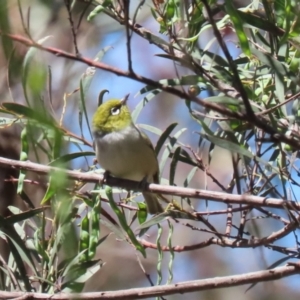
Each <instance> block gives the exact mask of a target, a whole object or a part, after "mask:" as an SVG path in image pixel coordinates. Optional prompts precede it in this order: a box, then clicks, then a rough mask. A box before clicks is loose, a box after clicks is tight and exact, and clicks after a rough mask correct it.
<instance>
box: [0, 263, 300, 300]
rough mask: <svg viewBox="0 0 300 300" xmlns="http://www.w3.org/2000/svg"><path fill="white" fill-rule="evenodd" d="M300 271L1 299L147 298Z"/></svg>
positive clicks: (298, 266) (0, 294) (299, 266)
mask: <svg viewBox="0 0 300 300" xmlns="http://www.w3.org/2000/svg"><path fill="white" fill-rule="evenodd" d="M296 274H300V263H299V262H297V263H291V264H288V265H286V266H283V267H277V268H273V269H270V270H263V271H256V272H249V273H245V274H240V275H232V276H223V277H215V278H209V279H200V280H192V281H185V282H179V283H175V284H169V285H163V286H154V287H146V288H134V289H127V290H121V291H107V292H93V293H81V294H67V293H59V294H54V295H49V294H42V293H29V292H4V291H0V298H1V299H12V298H18V299H24V300H38V299H51V300H66V299H94V300H96V299H114V300H117V299H119V300H121V299H145V298H149V297H161V296H167V295H174V294H178V293H190V292H196V291H205V290H212V289H216V288H226V287H233V286H240V285H244V284H252V283H257V282H265V281H274V280H277V279H281V278H283V277H288V276H292V275H296Z"/></svg>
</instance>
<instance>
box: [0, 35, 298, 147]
mask: <svg viewBox="0 0 300 300" xmlns="http://www.w3.org/2000/svg"><path fill="white" fill-rule="evenodd" d="M0 35H3V36H6V37H9V38H10V39H12V40H14V41H17V42H20V43H21V44H23V45H26V46H27V47H35V48H38V49H40V50H43V51H46V52H49V53H52V54H54V55H56V56H61V57H64V58H68V59H71V60H74V61H79V62H82V63H85V64H86V65H88V66H91V67H95V68H98V69H101V70H105V71H108V72H111V73H113V74H116V75H118V76H123V77H126V78H130V79H133V80H136V81H138V82H142V83H144V84H147V85H150V86H152V87H154V88H157V89H160V90H162V91H164V92H167V93H170V94H172V95H175V96H178V97H179V98H181V99H184V100H189V101H193V102H195V103H197V104H199V105H201V106H203V107H205V108H207V109H211V110H214V111H216V112H218V113H220V114H223V115H226V116H228V117H232V118H235V119H237V120H241V121H247V122H249V124H252V125H254V126H257V127H258V128H261V129H262V130H264V131H265V132H267V133H268V134H270V135H271V138H272V139H273V140H274V141H276V142H283V143H286V144H289V145H291V146H292V147H294V148H296V149H300V141H299V140H296V139H295V138H294V137H292V136H289V135H285V134H282V133H280V132H278V131H277V130H275V129H274V128H273V127H272V126H270V125H269V124H268V121H267V120H266V119H263V118H259V117H255V118H253V117H252V116H249V115H248V114H247V113H242V112H235V111H232V110H230V109H228V108H226V107H224V106H221V105H218V104H215V103H212V102H209V101H204V100H203V99H200V98H199V97H195V96H192V95H189V94H188V93H186V92H185V91H183V90H179V89H176V88H173V87H171V86H168V85H165V84H162V83H160V82H158V81H155V80H152V79H150V78H147V77H144V76H142V75H139V74H136V73H130V72H129V71H123V70H121V69H119V68H116V67H113V66H109V65H107V64H104V63H102V62H99V61H94V60H92V59H89V58H86V57H79V56H76V55H74V54H72V53H69V52H66V51H63V50H61V49H57V48H53V47H45V46H43V45H41V44H38V43H36V42H34V41H32V40H30V39H27V38H25V37H23V36H20V35H15V34H9V33H4V32H3V31H1V30H0Z"/></svg>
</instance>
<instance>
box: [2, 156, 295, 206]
mask: <svg viewBox="0 0 300 300" xmlns="http://www.w3.org/2000/svg"><path fill="white" fill-rule="evenodd" d="M0 166H6V167H7V166H9V167H11V168H13V169H19V170H27V171H32V172H36V173H39V174H44V175H47V174H49V173H51V174H52V173H53V172H58V173H62V172H63V173H65V174H66V176H67V177H68V178H70V179H73V180H78V181H83V182H94V183H99V182H103V180H104V176H103V175H102V174H96V173H90V172H87V173H83V172H79V171H71V170H65V169H60V168H56V167H49V166H45V165H41V164H37V163H33V162H31V161H18V160H13V159H8V158H4V157H0ZM105 183H106V184H107V185H110V186H117V187H120V188H124V189H127V190H137V191H150V192H153V193H157V194H165V195H174V196H179V197H189V198H196V199H205V200H211V201H215V202H221V203H225V204H228V203H231V204H248V205H252V206H255V207H256V206H258V207H273V208H278V209H289V210H293V211H299V210H300V204H299V203H297V202H295V201H289V200H281V199H276V198H264V197H259V196H252V195H248V194H245V195H235V194H226V193H223V192H215V191H207V190H200V189H192V188H184V187H178V186H168V185H160V184H154V183H151V184H149V185H148V186H147V187H146V188H143V187H141V184H140V183H137V182H135V181H131V180H126V179H119V178H115V177H111V176H108V178H107V179H106V181H105Z"/></svg>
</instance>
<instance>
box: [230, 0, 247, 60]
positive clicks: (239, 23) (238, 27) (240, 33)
mask: <svg viewBox="0 0 300 300" xmlns="http://www.w3.org/2000/svg"><path fill="white" fill-rule="evenodd" d="M225 8H226V11H227V13H228V14H229V15H230V19H231V21H232V23H233V26H234V28H235V31H236V35H237V37H238V39H239V41H240V45H241V48H242V50H243V53H244V54H245V55H247V56H250V55H251V51H250V47H249V43H248V38H247V35H246V34H245V32H244V28H243V19H242V18H241V17H240V15H239V14H238V12H237V9H236V8H235V7H234V5H233V3H232V0H225Z"/></svg>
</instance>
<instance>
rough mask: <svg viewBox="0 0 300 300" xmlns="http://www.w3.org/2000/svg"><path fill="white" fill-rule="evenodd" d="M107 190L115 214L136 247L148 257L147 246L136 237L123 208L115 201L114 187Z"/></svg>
mask: <svg viewBox="0 0 300 300" xmlns="http://www.w3.org/2000/svg"><path fill="white" fill-rule="evenodd" d="M105 191H106V195H107V197H108V200H109V204H110V206H111V208H112V209H113V211H114V212H115V214H116V215H117V217H118V219H119V222H120V224H121V226H122V228H123V229H124V230H125V231H126V233H127V235H128V237H129V238H130V241H131V242H132V244H133V245H134V246H135V248H136V249H137V250H138V251H140V252H141V253H142V255H143V256H144V257H145V258H146V251H145V248H144V247H143V246H142V245H141V244H140V243H139V241H138V240H137V239H136V237H135V235H134V233H133V232H132V230H131V228H130V227H129V226H128V224H127V221H126V219H125V216H124V214H123V213H122V212H121V210H120V209H119V208H118V206H117V205H116V203H115V202H114V199H113V194H112V189H111V188H110V187H106V189H105Z"/></svg>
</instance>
